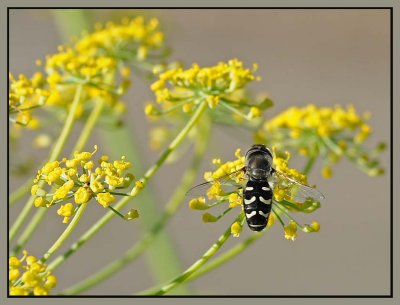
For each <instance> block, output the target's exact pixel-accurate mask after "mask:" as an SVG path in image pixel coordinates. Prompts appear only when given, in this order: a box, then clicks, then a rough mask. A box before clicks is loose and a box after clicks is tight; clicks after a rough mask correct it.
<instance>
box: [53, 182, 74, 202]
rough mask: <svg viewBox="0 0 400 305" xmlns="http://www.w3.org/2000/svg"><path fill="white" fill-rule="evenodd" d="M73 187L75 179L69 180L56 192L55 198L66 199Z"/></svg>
mask: <svg viewBox="0 0 400 305" xmlns="http://www.w3.org/2000/svg"><path fill="white" fill-rule="evenodd" d="M73 187H74V181H72V180H68V181H67V182H65V183H64V184H63V185H62V186H61V187H60V188H58V189H57V190H56V191H55V192H54V195H53V200H58V199H64V198H65V197H67V195H68V193H69V192H70V191H71V189H72V188H73Z"/></svg>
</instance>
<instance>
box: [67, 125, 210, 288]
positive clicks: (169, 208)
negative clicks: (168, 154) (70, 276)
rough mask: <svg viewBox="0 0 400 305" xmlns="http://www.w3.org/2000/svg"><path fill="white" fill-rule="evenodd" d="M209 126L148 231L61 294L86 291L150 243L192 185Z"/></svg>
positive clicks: (119, 268)
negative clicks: (163, 207) (116, 257)
mask: <svg viewBox="0 0 400 305" xmlns="http://www.w3.org/2000/svg"><path fill="white" fill-rule="evenodd" d="M209 129H210V128H209V126H207V130H201V131H202V132H201V134H200V138H199V139H198V140H199V141H198V142H197V143H196V149H195V154H194V157H193V160H192V164H191V166H190V167H189V168H188V169H187V170H186V172H185V174H184V175H183V178H182V180H181V182H180V183H178V184H177V185H178V187H177V188H176V190H175V192H174V193H173V195H172V196H171V198H170V200H169V201H168V203H167V204H166V205H165V210H164V213H163V214H162V215H161V216H160V217H159V219H158V221H157V222H156V223H155V224H154V225H153V226H152V228H151V229H150V231H149V232H148V233H147V234H146V235H145V236H144V237H143V238H142V239H141V240H139V241H138V242H137V243H136V244H135V245H133V247H131V248H130V249H129V250H128V251H127V252H126V253H125V254H124V255H123V256H122V257H120V258H118V259H117V260H115V261H113V262H111V263H110V264H108V265H107V266H105V267H103V268H102V269H101V270H99V271H98V272H96V273H95V274H92V275H91V276H90V277H88V278H87V279H85V280H83V281H81V282H79V283H77V284H75V285H73V286H71V287H69V288H67V289H65V290H64V291H63V292H61V294H62V295H77V294H80V293H82V292H84V291H87V290H88V289H90V288H91V287H93V286H95V285H98V284H99V283H101V282H103V281H105V280H106V279H108V278H109V277H111V276H113V275H115V274H116V273H117V272H118V271H120V270H121V269H122V268H124V267H125V266H126V265H128V264H129V263H131V262H133V261H134V260H135V259H136V258H138V257H139V255H141V254H142V253H143V252H144V251H145V250H146V249H147V248H148V247H149V246H150V245H152V242H153V241H154V239H155V238H156V237H158V236H159V233H160V232H161V231H162V229H163V228H164V227H165V225H166V224H167V223H168V221H169V220H170V218H171V217H172V216H173V215H174V214H175V212H176V211H177V209H178V208H179V206H180V205H181V203H182V202H183V200H184V198H185V194H186V190H187V189H189V188H190V186H191V185H193V182H194V180H195V178H196V173H197V171H198V168H199V167H200V164H201V161H202V160H203V157H204V153H205V151H206V148H207V143H208V140H209Z"/></svg>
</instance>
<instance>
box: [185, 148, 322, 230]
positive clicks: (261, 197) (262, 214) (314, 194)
mask: <svg viewBox="0 0 400 305" xmlns="http://www.w3.org/2000/svg"><path fill="white" fill-rule="evenodd" d="M272 161H273V156H272V153H271V151H270V150H269V149H268V148H267V147H266V146H265V145H262V144H255V145H253V146H252V147H251V148H250V149H249V150H248V151H247V153H246V155H245V166H244V167H243V168H242V169H240V170H238V171H236V172H233V173H231V174H229V175H227V176H228V178H229V176H231V175H235V174H238V173H239V172H244V174H245V176H246V178H247V182H246V185H245V187H244V189H243V201H242V204H243V209H244V212H245V215H246V221H247V224H248V226H249V228H250V229H251V230H252V231H262V230H263V229H264V228H265V227H266V226H267V223H268V218H269V215H270V213H271V208H272V198H273V187H274V184H275V183H276V184H279V185H281V186H283V187H284V189H285V190H286V191H287V192H290V197H291V198H293V200H294V201H295V202H297V203H304V202H306V201H307V200H312V201H318V202H319V201H321V200H322V199H324V196H323V195H322V194H321V193H320V192H319V191H318V190H316V189H315V188H312V187H311V186H308V185H305V184H302V183H301V182H299V181H297V180H295V179H293V178H291V177H288V176H287V175H285V174H283V173H281V172H279V171H278V170H276V169H274V168H273V167H272ZM226 178H227V177H226V176H224V177H221V178H218V179H216V180H220V181H222V180H224V179H226ZM216 180H213V181H208V182H205V183H202V184H199V185H197V186H195V187H193V188H191V189H190V190H189V191H188V193H187V194H188V195H194V193H196V192H198V191H199V190H201V189H204V188H205V187H209V186H210V184H212V183H213V182H215V181H216Z"/></svg>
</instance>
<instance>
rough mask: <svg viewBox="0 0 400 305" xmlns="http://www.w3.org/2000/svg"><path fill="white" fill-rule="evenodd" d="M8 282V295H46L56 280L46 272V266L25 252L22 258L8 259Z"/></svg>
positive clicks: (12, 257)
mask: <svg viewBox="0 0 400 305" xmlns="http://www.w3.org/2000/svg"><path fill="white" fill-rule="evenodd" d="M8 282H9V285H10V291H9V293H10V295H48V294H49V293H50V291H51V289H53V288H54V287H55V286H56V284H57V279H56V277H55V276H54V275H52V274H51V272H50V271H48V270H47V265H45V264H43V263H42V262H40V261H38V260H37V258H36V257H34V256H31V255H29V256H28V252H27V251H26V250H25V251H23V256H22V258H20V259H19V258H17V257H15V256H11V257H10V258H9V269H8Z"/></svg>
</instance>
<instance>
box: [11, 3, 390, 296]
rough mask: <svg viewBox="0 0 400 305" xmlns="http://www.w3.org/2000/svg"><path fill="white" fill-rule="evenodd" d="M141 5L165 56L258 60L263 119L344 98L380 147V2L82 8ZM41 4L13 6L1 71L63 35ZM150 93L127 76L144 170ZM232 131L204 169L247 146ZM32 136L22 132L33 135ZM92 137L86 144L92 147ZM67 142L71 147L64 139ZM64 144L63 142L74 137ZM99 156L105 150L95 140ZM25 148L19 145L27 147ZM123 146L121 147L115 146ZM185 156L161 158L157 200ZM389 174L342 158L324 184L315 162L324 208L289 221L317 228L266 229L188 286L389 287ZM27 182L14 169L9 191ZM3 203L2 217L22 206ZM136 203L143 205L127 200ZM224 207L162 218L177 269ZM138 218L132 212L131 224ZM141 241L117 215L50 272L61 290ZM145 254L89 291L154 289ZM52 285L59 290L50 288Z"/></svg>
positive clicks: (48, 224)
mask: <svg viewBox="0 0 400 305" xmlns="http://www.w3.org/2000/svg"><path fill="white" fill-rule="evenodd" d="M136 13H144V14H146V15H148V16H155V17H158V18H160V21H161V25H162V27H163V28H164V31H165V34H166V39H167V42H168V44H169V45H170V46H171V47H172V49H173V56H172V59H180V60H183V61H184V62H185V63H186V64H187V65H190V64H191V63H192V62H196V63H198V64H200V65H201V66H206V65H214V64H215V63H217V62H218V61H221V60H228V59H231V58H233V57H236V58H239V59H241V60H242V61H244V62H245V63H246V65H247V66H251V63H253V62H256V63H258V64H259V72H258V74H259V75H261V76H262V81H261V82H258V83H257V84H254V85H252V87H251V88H252V89H254V92H261V91H267V92H268V93H269V94H270V95H271V97H272V99H273V100H274V102H275V107H274V108H273V109H272V110H270V111H268V112H267V113H266V118H269V117H272V116H274V115H275V114H277V113H279V112H281V111H282V110H284V109H286V108H287V107H290V106H294V105H296V106H302V105H307V104H308V103H315V104H316V105H319V106H332V105H335V104H342V105H346V104H348V103H352V104H353V105H355V107H356V108H357V110H358V111H359V112H361V113H362V112H364V111H370V112H371V113H372V118H371V120H370V124H371V126H372V128H373V131H374V133H373V135H372V137H371V139H370V140H369V141H368V142H367V144H366V145H368V144H370V145H371V147H372V146H373V145H374V144H375V143H376V142H377V141H381V140H384V141H386V142H387V143H389V132H390V126H389V118H390V74H389V73H390V28H389V25H390V24H389V21H390V19H389V17H390V15H389V11H387V10H386V11H385V10H304V9H303V10H268V9H265V10H151V11H139V12H136V11H132V12H129V11H127V10H124V11H112V10H107V11H96V10H92V11H91V17H92V20H93V21H105V20H107V19H108V18H111V17H113V18H115V16H117V15H119V16H121V17H122V16H124V15H128V16H129V15H132V14H136ZM63 42H64V40H63V38H62V37H61V36H60V35H59V32H58V29H57V26H56V23H55V22H54V17H53V15H52V12H51V11H49V10H12V11H11V12H10V72H12V73H14V74H18V73H24V74H28V75H30V74H31V73H33V72H34V71H36V69H37V68H36V66H35V64H34V62H35V60H36V59H37V58H44V56H45V55H46V54H51V53H53V52H55V50H56V47H57V45H59V44H61V43H63ZM149 99H153V95H152V93H151V92H150V90H149V89H148V87H147V84H146V82H145V81H143V80H141V79H139V78H135V79H134V86H133V87H132V88H131V90H130V92H129V93H128V94H127V95H126V96H125V98H124V100H125V101H126V102H127V104H128V108H129V111H128V113H127V117H126V119H125V120H126V121H127V122H128V124H131V125H132V127H134V128H133V129H132V130H133V132H132V137H136V138H138V139H139V143H140V147H138V149H139V151H140V152H141V154H142V155H143V156H144V157H145V158H144V160H143V165H142V166H143V167H144V168H148V167H149V166H150V165H151V164H153V162H154V161H155V160H156V158H157V155H158V154H157V153H156V152H152V151H150V150H149V148H148V144H147V142H148V139H147V134H148V130H149V127H150V126H151V125H150V123H149V122H148V121H147V120H146V119H145V118H144V116H143V103H144V101H146V100H149ZM242 135H244V134H243V133H238V134H237V135H236V136H235V131H227V130H226V129H217V130H215V132H214V135H213V138H212V142H211V146H210V148H209V153H208V154H207V156H206V158H205V162H204V164H203V166H202V171H201V172H200V173H199V175H198V182H201V181H202V172H203V171H204V170H208V169H210V168H211V163H210V161H209V160H211V158H213V157H215V156H219V157H221V158H223V159H224V160H229V159H231V158H232V156H233V153H234V151H235V149H236V148H237V147H241V148H242V151H246V149H248V147H249V146H250V145H251V144H252V139H251V137H247V136H246V137H245V136H242ZM30 140H31V139H26V141H30ZM100 141H101V139H97V138H96V136H95V135H94V137H93V139H91V141H90V145H88V146H87V147H88V149H89V147H91V146H92V144H94V143H99V142H100ZM70 144H73V143H70ZM71 146H72V145H71ZM30 147H31V145H30V143H27V145H23V147H22V150H23V151H22V152H21V154H18V155H13V154H11V156H10V158H11V161H10V162H11V163H17V162H18V161H19V159H18V158H20V157H21V156H24V153H25V156H26V154H30V155H36V157H37V158H38V159H39V160H40V159H43V158H44V157H45V156H46V153H45V152H40V151H38V152H36V151H32V150H31V149H30ZM101 149H102V150H103V152H107V150H108V149H111V148H107V147H103V148H101ZM24 150H25V152H24ZM120 154H123V152H120ZM189 159H190V158H188V157H187V156H186V157H185V158H183V159H182V160H181V161H180V163H179V164H173V165H169V166H165V167H164V168H163V169H162V170H160V171H159V172H158V173H157V174H156V176H155V177H154V180H153V183H152V185H153V187H154V188H155V189H156V192H157V198H158V203H159V208H160V209H162V207H163V205H164V204H165V202H166V201H167V199H168V198H169V195H170V194H171V192H172V191H173V189H174V187H175V186H176V184H177V183H178V181H179V179H180V177H181V174H182V172H183V171H184V169H185V167H186V166H187V164H188V161H189ZM382 163H383V165H384V166H385V168H386V169H387V174H386V175H385V176H382V177H378V178H369V177H367V176H366V175H365V174H363V173H361V172H360V171H359V170H358V169H357V168H355V166H353V165H352V164H350V163H349V162H348V161H346V160H343V161H342V162H341V163H340V164H338V165H337V166H336V167H335V168H334V176H333V178H332V179H330V180H323V179H322V178H321V177H320V174H319V169H320V166H321V164H317V166H316V170H315V171H314V172H313V174H312V175H311V176H310V177H309V181H310V182H312V183H316V184H318V187H319V189H320V190H321V191H322V192H323V193H324V194H325V196H326V200H325V201H324V203H323V207H322V208H321V209H320V210H318V211H317V212H316V213H314V214H312V215H305V216H304V217H303V216H300V217H298V218H299V219H300V220H302V221H303V222H310V221H312V220H317V221H319V222H320V223H321V231H320V232H319V233H318V234H305V233H302V232H299V236H298V239H297V240H296V241H295V242H290V241H287V240H285V239H284V237H283V233H282V229H281V227H280V226H279V225H277V226H274V227H273V228H272V230H270V232H268V233H267V234H265V235H264V236H263V237H262V238H261V239H259V240H258V241H257V242H256V243H255V244H254V245H252V246H251V247H250V248H249V249H247V250H246V251H245V252H243V253H242V254H241V255H240V256H239V257H237V258H235V259H234V260H232V261H230V262H229V263H227V264H225V265H223V266H222V267H221V268H219V269H217V270H215V271H214V272H212V273H210V274H208V275H206V276H205V277H203V278H199V279H198V280H196V281H194V282H192V283H191V284H190V285H191V287H192V289H193V290H192V292H193V293H194V294H317V295H319V294H388V293H389V284H390V282H389V280H390V278H389V274H390V266H389V255H390V252H389V244H390V236H389V232H390V231H389V209H390V202H389V190H390V181H389V171H390V169H389V153H388V152H386V153H384V154H383V156H382ZM21 181H24V179H17V178H13V177H11V180H10V182H11V191H12V190H13V189H15V188H16V187H17V186H18V183H20V182H21ZM23 204H24V200H23V201H22V202H21V203H18V204H16V206H15V207H13V208H12V209H11V211H10V213H11V214H10V220H11V223H12V220H13V219H14V218H15V216H16V214H17V212H18V211H19V208H20V207H21V206H22V205H23ZM135 206H137V207H138V208H139V209H140V204H137V205H136V204H135ZM103 213H104V210H103V209H101V208H99V206H98V205H94V204H93V205H91V206H90V207H89V208H88V210H87V212H86V213H85V215H84V217H83V219H82V220H81V222H80V224H79V226H78V228H77V229H76V231H75V232H73V234H72V235H71V237H70V239H68V241H67V245H64V246H63V247H62V249H61V251H60V253H62V251H63V250H65V249H66V248H67V246H68V242H72V241H73V240H75V239H76V238H77V237H78V236H80V234H81V233H82V232H83V231H84V230H86V229H87V228H88V227H90V225H91V224H92V223H93V222H94V221H95V220H96V219H97V218H98V217H100V216H101V215H103ZM55 214H56V210H53V211H49V213H47V216H46V219H45V222H44V223H43V224H42V225H41V226H40V228H39V230H38V232H37V233H36V234H35V235H34V238H32V239H31V240H30V242H29V243H28V245H27V249H28V250H29V251H30V252H31V253H33V254H34V255H37V256H40V255H41V254H42V253H43V252H44V251H45V250H47V249H48V247H49V246H50V245H51V244H52V243H53V241H54V240H55V239H56V238H57V237H58V236H59V234H60V233H61V232H62V231H63V229H64V228H65V225H64V224H62V223H61V221H60V218H59V217H58V216H57V215H55ZM232 218H233V215H230V217H225V219H223V221H221V222H218V223H216V224H204V223H202V222H201V213H198V212H194V211H190V210H189V209H188V208H187V205H186V203H185V204H183V205H182V208H181V209H180V211H179V213H178V214H177V215H176V216H175V217H174V218H173V219H172V221H171V223H170V224H169V225H168V228H167V230H168V232H169V233H170V234H171V235H172V236H173V238H174V242H175V248H176V251H177V253H178V255H179V257H180V258H181V260H182V264H183V267H184V268H186V267H188V266H189V265H191V264H192V263H193V262H194V261H195V260H197V259H198V258H199V257H200V256H201V255H202V254H203V253H204V251H205V250H206V249H207V248H208V247H209V246H210V245H211V244H212V243H213V242H214V241H215V240H216V239H217V238H218V236H219V235H220V234H221V233H222V232H223V231H224V230H225V228H226V226H227V225H228V224H229V223H230V221H231V219H232ZM139 221H140V220H139ZM250 234H252V233H251V232H249V230H247V229H244V230H243V233H242V235H241V237H240V238H239V239H231V240H230V241H229V242H228V243H227V244H226V245H225V246H224V247H223V249H222V250H225V249H228V247H231V246H233V245H234V244H236V243H238V242H239V241H240V240H243V239H245V238H246V237H247V236H249V235H250ZM139 237H140V232H139V226H138V224H136V223H126V222H122V221H120V219H118V218H114V219H113V220H112V221H111V222H110V223H109V225H108V226H106V228H105V229H104V230H102V231H101V233H100V234H98V235H96V237H95V238H93V239H92V240H91V241H90V242H88V243H87V244H86V245H85V246H84V247H83V248H82V249H81V250H80V251H79V253H77V254H76V255H74V256H72V257H71V258H70V259H69V260H68V261H67V262H66V263H65V264H64V265H63V266H62V267H60V268H59V269H57V270H56V272H55V274H56V276H57V278H58V281H59V287H60V288H65V287H67V286H69V285H72V284H73V283H76V282H77V281H79V280H81V279H83V278H84V277H86V276H88V275H89V274H91V273H93V272H94V271H96V270H98V269H99V268H101V267H102V266H103V265H104V264H106V263H108V262H110V261H112V260H113V259H115V258H117V257H118V256H120V255H121V254H122V253H123V252H124V251H125V250H126V249H128V248H129V247H130V246H131V245H132V244H133V243H134V242H135V241H136V240H138V239H139ZM153 284H154V283H153V278H152V276H151V274H150V271H149V269H148V268H147V267H146V264H145V260H144V258H143V257H142V258H140V259H139V260H137V261H136V262H135V263H133V264H131V265H129V266H127V267H126V268H125V269H124V270H123V271H122V272H120V273H119V274H117V275H116V276H115V277H113V278H111V279H109V280H108V281H106V282H104V283H102V284H100V285H99V286H97V287H96V288H93V289H92V290H90V291H88V293H90V294H129V293H132V292H135V291H139V290H142V289H145V288H147V287H149V286H151V285H153ZM55 291H56V290H55Z"/></svg>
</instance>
